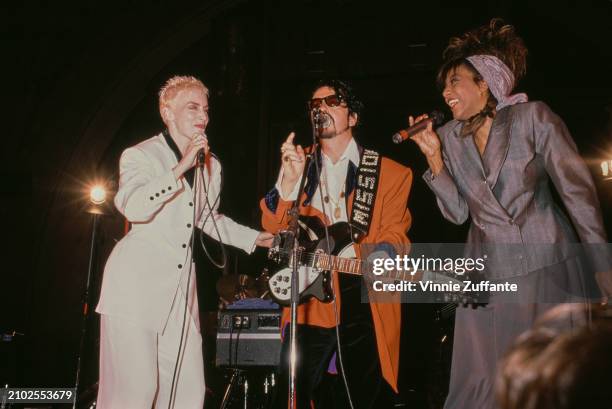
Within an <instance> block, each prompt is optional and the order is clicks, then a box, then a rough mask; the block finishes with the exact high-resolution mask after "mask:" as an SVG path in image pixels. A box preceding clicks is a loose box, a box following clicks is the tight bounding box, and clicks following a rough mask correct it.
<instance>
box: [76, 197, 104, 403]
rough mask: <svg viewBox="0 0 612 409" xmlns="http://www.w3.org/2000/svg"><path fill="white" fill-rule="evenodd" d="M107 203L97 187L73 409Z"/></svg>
mask: <svg viewBox="0 0 612 409" xmlns="http://www.w3.org/2000/svg"><path fill="white" fill-rule="evenodd" d="M105 201H106V192H105V191H104V188H102V187H100V186H95V187H94V188H92V189H91V192H90V202H91V206H90V207H89V208H88V209H87V210H86V211H87V213H89V214H91V215H92V229H91V243H90V246H89V263H88V266H87V282H86V284H85V291H84V293H83V298H82V303H83V308H82V310H81V312H82V315H81V339H80V342H79V354H78V355H77V368H76V377H75V382H74V388H75V390H74V395H75V396H74V402H73V403H72V409H76V405H77V401H78V398H79V384H80V380H81V367H82V364H81V361H82V357H83V349H84V348H85V335H86V334H87V319H88V317H89V290H90V287H91V277H92V275H93V270H94V259H95V257H94V256H95V250H96V240H97V235H98V225H99V219H100V216H102V215H104V214H105V212H104V209H103V208H102V205H103V204H104V202H105Z"/></svg>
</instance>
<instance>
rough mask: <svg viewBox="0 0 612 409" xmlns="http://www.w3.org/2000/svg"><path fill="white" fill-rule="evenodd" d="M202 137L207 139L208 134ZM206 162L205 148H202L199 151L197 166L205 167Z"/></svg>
mask: <svg viewBox="0 0 612 409" xmlns="http://www.w3.org/2000/svg"><path fill="white" fill-rule="evenodd" d="M202 135H203V136H204V138H207V136H206V134H202ZM205 161H206V154H205V153H204V148H202V149H200V150H199V151H198V158H197V159H196V166H197V167H200V168H201V167H203V166H204V162H205Z"/></svg>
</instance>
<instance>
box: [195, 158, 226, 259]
mask: <svg viewBox="0 0 612 409" xmlns="http://www.w3.org/2000/svg"><path fill="white" fill-rule="evenodd" d="M210 155H211V156H212V157H214V158H215V159H216V160H217V162H218V163H219V179H220V182H219V191H218V192H217V196H216V197H215V200H214V201H213V204H212V205H211V204H210V201H209V200H208V186H206V178H205V177H204V167H201V168H200V169H199V170H200V176H201V177H202V185H203V186H204V198H205V200H206V206H208V209H209V212H208V214H207V215H206V217H205V218H204V220H203V221H202V230H200V236H199V241H200V246H201V247H202V249H203V250H204V253H205V254H206V257H207V258H208V260H209V261H210V262H211V263H212V264H213V265H214V266H215V267H217V268H219V269H224V268H225V266H226V265H227V250H226V249H225V245H224V243H223V240H222V239H221V232H220V231H219V226H218V225H217V220H216V218H215V217H214V215H213V213H214V209H215V206H217V204H218V202H219V200H220V197H221V191H222V190H223V166H222V165H221V161H220V160H219V157H218V156H217V155H215V154H214V153H212V152H210ZM211 178H212V175H211ZM211 182H212V179H211ZM209 186H210V184H209ZM206 206H202V210H201V211H200V214H199V217H198V220H202V216H203V214H204V211H205V210H206ZM209 218H211V221H212V223H213V227H214V229H215V232H216V233H217V241H218V242H219V246H220V248H221V261H220V262H217V260H215V259H214V257H213V256H212V254H211V253H210V252H209V250H208V249H207V248H206V244H205V243H204V235H203V233H204V230H203V228H204V226H205V225H206V222H207V221H208V219H209ZM211 237H212V236H211ZM213 238H214V237H213Z"/></svg>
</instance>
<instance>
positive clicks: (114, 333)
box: [97, 297, 205, 409]
mask: <svg viewBox="0 0 612 409" xmlns="http://www.w3.org/2000/svg"><path fill="white" fill-rule="evenodd" d="M179 298H180V299H181V300H180V301H182V302H178V301H179ZM184 306H185V302H184V298H183V297H177V300H175V303H174V305H173V307H172V311H171V312H170V317H169V319H168V324H167V325H166V328H165V330H164V332H163V334H160V333H157V332H156V331H153V330H149V329H145V328H141V327H139V326H138V325H137V324H135V323H132V322H129V321H126V320H124V319H123V318H120V317H116V316H108V315H104V314H103V315H101V317H100V380H99V385H98V400H97V408H98V409H151V408H152V407H153V408H157V409H166V408H168V402H169V399H170V393H171V387H172V379H173V375H174V369H175V365H176V362H177V354H178V350H179V342H180V340H181V328H182V324H183V308H184ZM196 319H197V318H196ZM184 334H185V335H184V337H183V342H182V344H183V349H182V352H181V356H180V358H179V360H178V367H177V370H176V378H175V380H174V385H175V389H174V390H175V392H174V397H173V405H172V406H170V407H171V408H174V409H202V407H203V406H204V394H205V385H204V360H203V357H202V336H201V335H200V332H199V330H198V328H197V326H196V325H195V321H194V319H193V318H192V317H191V315H190V313H189V311H187V315H186V322H185V331H184Z"/></svg>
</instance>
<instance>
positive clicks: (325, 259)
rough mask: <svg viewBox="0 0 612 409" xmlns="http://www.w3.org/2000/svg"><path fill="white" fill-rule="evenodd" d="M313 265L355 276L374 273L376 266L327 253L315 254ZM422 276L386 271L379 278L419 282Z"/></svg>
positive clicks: (418, 273)
mask: <svg viewBox="0 0 612 409" xmlns="http://www.w3.org/2000/svg"><path fill="white" fill-rule="evenodd" d="M312 265H313V266H314V267H317V268H320V269H322V270H336V271H339V272H341V273H347V274H354V275H364V273H372V271H373V270H374V264H373V263H370V262H368V261H366V260H360V259H357V258H347V257H339V256H334V255H328V254H325V253H315V254H314V258H313V260H312ZM422 276H423V274H422V272H419V271H416V272H413V271H410V270H408V271H406V270H401V271H398V270H392V271H389V270H385V272H384V273H383V274H381V275H379V277H383V278H387V279H392V280H403V281H419V280H421V278H422Z"/></svg>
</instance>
